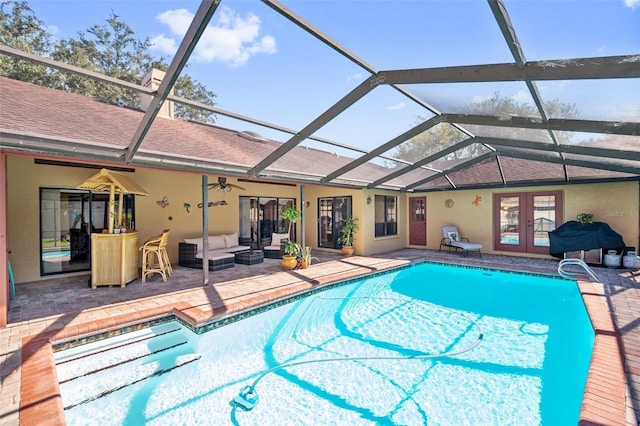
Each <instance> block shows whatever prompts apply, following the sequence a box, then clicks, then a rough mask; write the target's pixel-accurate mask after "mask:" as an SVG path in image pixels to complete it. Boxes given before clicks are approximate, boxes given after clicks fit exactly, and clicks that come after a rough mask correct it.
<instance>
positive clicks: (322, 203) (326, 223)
mask: <svg viewBox="0 0 640 426" xmlns="http://www.w3.org/2000/svg"><path fill="white" fill-rule="evenodd" d="M349 217H351V197H326V198H319V199H318V247H326V248H336V249H337V248H340V244H339V243H338V239H339V238H340V230H341V229H342V226H343V224H344V222H343V221H344V219H347V218H349Z"/></svg>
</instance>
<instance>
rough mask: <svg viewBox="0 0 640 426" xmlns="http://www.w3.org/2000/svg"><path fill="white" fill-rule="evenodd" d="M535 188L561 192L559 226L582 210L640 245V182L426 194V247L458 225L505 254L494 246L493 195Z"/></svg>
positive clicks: (465, 233)
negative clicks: (446, 228)
mask: <svg viewBox="0 0 640 426" xmlns="http://www.w3.org/2000/svg"><path fill="white" fill-rule="evenodd" d="M532 191H536V192H538V191H562V193H563V201H564V206H563V215H564V217H563V218H562V220H559V221H558V222H559V223H558V225H560V224H562V223H564V222H566V221H570V220H576V215H577V214H579V213H593V215H594V221H597V222H606V223H608V224H609V225H610V226H611V228H612V229H613V230H614V231H616V232H618V233H619V234H621V235H622V237H623V238H624V241H625V243H626V244H627V246H632V247H636V249H638V248H639V247H640V243H639V239H640V227H639V217H638V206H639V202H640V196H639V191H640V188H639V183H638V182H615V183H597V184H585V185H578V184H576V185H566V186H536V187H525V188H514V189H502V188H500V189H478V190H469V191H466V190H461V191H447V192H435V193H433V192H432V193H427V194H426V197H427V247H428V248H429V249H438V248H439V246H440V240H441V238H442V231H441V227H442V226H444V225H456V226H457V227H458V229H459V231H460V233H461V235H462V236H464V237H467V238H469V240H471V241H474V242H479V243H480V244H482V245H483V250H482V251H483V252H485V253H506V252H500V251H496V250H494V247H493V194H496V193H514V192H532ZM448 199H451V200H453V202H454V205H453V207H451V208H447V207H446V206H445V201H446V200H448ZM476 204H477V205H476ZM508 254H514V255H518V254H516V253H508ZM526 256H533V255H531V254H526Z"/></svg>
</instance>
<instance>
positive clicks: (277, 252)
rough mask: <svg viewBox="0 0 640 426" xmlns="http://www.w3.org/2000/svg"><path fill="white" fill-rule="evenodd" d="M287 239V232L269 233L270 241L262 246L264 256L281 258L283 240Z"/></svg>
mask: <svg viewBox="0 0 640 426" xmlns="http://www.w3.org/2000/svg"><path fill="white" fill-rule="evenodd" d="M288 239H289V233H288V232H287V233H284V234H277V233H276V234H271V243H270V244H269V245H268V246H266V247H264V248H263V249H262V251H263V252H264V257H266V258H268V259H282V255H284V242H285V241H287V240H288Z"/></svg>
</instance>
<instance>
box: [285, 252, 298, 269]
mask: <svg viewBox="0 0 640 426" xmlns="http://www.w3.org/2000/svg"><path fill="white" fill-rule="evenodd" d="M296 266H298V259H297V258H296V257H295V256H287V255H284V256H282V268H283V269H284V270H286V271H291V270H293V269H295V268H296Z"/></svg>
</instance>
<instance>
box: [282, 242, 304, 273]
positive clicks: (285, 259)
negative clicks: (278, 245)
mask: <svg viewBox="0 0 640 426" xmlns="http://www.w3.org/2000/svg"><path fill="white" fill-rule="evenodd" d="M300 252H301V247H300V244H298V243H296V242H293V241H291V240H287V241H286V242H285V243H284V253H285V254H284V255H283V256H282V267H283V268H284V269H286V270H289V271H290V270H292V269H295V268H296V266H298V257H299V256H300Z"/></svg>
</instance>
